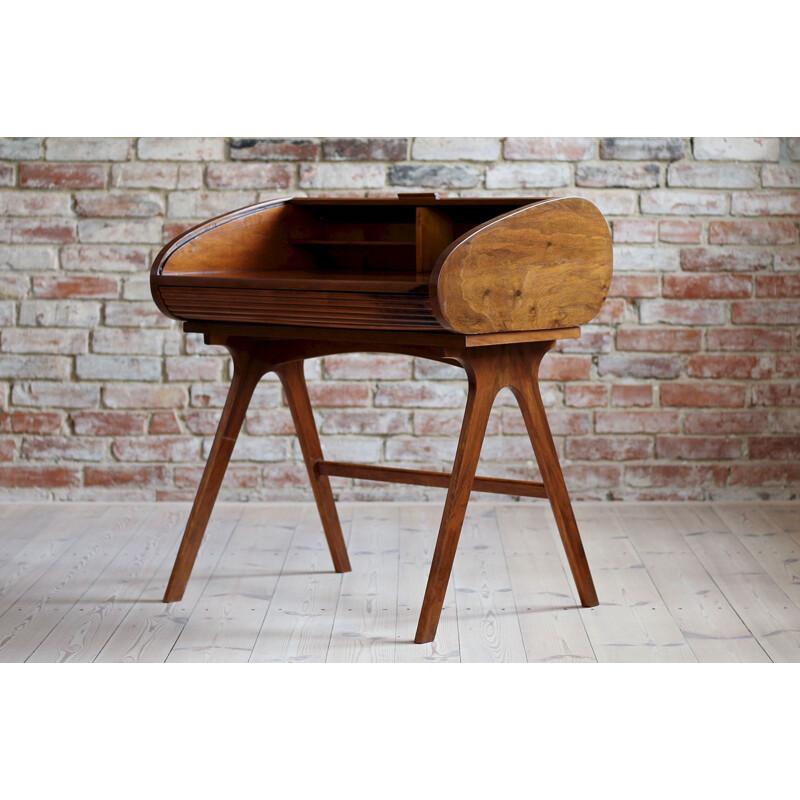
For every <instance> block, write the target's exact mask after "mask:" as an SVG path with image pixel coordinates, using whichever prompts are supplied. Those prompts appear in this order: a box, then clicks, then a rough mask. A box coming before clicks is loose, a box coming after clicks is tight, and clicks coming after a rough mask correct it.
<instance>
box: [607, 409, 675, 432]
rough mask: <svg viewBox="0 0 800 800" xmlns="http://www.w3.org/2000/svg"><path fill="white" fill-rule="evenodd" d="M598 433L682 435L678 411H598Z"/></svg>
mask: <svg viewBox="0 0 800 800" xmlns="http://www.w3.org/2000/svg"><path fill="white" fill-rule="evenodd" d="M595 413H596V416H595V431H596V432H597V433H680V414H679V413H678V412H677V411H655V410H654V411H597V412H595Z"/></svg>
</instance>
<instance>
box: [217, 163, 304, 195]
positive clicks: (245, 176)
mask: <svg viewBox="0 0 800 800" xmlns="http://www.w3.org/2000/svg"><path fill="white" fill-rule="evenodd" d="M293 176H294V170H293V169H292V168H290V167H287V166H285V165H283V164H214V165H213V166H209V167H208V169H207V170H206V182H207V184H208V187H209V189H288V188H289V187H290V186H291V185H292V178H293Z"/></svg>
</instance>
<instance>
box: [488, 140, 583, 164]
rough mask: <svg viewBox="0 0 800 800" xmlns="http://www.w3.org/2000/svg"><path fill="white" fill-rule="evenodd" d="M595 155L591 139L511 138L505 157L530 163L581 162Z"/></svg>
mask: <svg viewBox="0 0 800 800" xmlns="http://www.w3.org/2000/svg"><path fill="white" fill-rule="evenodd" d="M593 154H594V141H593V140H592V139H591V138H589V137H585V138H568V137H560V138H559V137H550V138H542V137H539V138H518V137H513V136H512V137H509V138H508V139H506V141H505V145H504V147H503V155H504V156H505V157H506V158H509V159H526V160H529V161H581V160H584V159H587V158H591V157H592V155H593Z"/></svg>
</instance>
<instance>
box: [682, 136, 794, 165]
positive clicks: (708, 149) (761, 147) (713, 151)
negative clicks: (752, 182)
mask: <svg viewBox="0 0 800 800" xmlns="http://www.w3.org/2000/svg"><path fill="white" fill-rule="evenodd" d="M693 150H694V157H695V158H699V159H703V160H708V161H777V160H778V156H779V155H780V142H779V140H778V139H776V138H774V137H773V138H763V137H762V138H758V139H749V138H746V137H743V136H733V137H728V138H715V137H705V136H698V137H696V138H695V139H694V147H693Z"/></svg>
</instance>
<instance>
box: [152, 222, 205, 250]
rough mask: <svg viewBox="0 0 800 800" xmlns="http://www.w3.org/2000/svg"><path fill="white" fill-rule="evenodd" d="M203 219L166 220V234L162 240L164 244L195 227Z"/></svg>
mask: <svg viewBox="0 0 800 800" xmlns="http://www.w3.org/2000/svg"><path fill="white" fill-rule="evenodd" d="M201 221H202V220H199V219H198V220H196V221H194V222H190V221H189V220H164V236H163V237H162V241H163V242H164V244H166V243H167V242H171V241H172V240H173V239H175V238H177V237H178V236H181V235H183V234H184V233H186V231H188V230H190V229H191V228H194V227H195V225H197V224H198V223H200V222H201Z"/></svg>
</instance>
